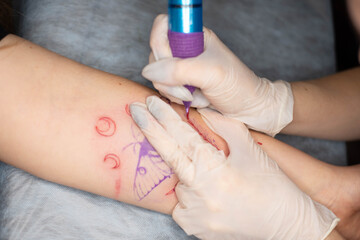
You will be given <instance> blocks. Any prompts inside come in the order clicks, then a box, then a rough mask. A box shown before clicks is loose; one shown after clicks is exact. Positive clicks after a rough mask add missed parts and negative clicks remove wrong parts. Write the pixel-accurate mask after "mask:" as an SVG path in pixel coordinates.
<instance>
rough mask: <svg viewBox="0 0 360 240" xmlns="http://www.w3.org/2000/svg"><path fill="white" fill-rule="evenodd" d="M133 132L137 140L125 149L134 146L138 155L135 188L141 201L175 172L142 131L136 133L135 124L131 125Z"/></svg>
mask: <svg viewBox="0 0 360 240" xmlns="http://www.w3.org/2000/svg"><path fill="white" fill-rule="evenodd" d="M131 132H132V135H133V137H134V139H135V140H136V142H133V143H130V144H128V145H127V146H125V147H124V148H123V151H124V150H126V149H127V148H129V147H130V146H132V147H133V152H134V154H137V155H138V162H137V166H136V172H135V178H134V185H133V190H134V194H135V196H136V198H137V199H138V200H139V201H141V200H142V199H144V198H145V197H146V196H148V195H149V194H150V193H151V191H152V190H154V189H155V188H156V187H157V186H159V185H160V184H161V183H162V182H163V181H165V180H166V179H167V178H170V177H171V175H172V174H174V173H173V171H172V169H171V168H169V167H168V165H166V163H165V162H164V160H163V159H162V158H161V157H160V155H159V154H158V153H157V152H156V150H155V149H154V148H153V146H151V144H150V143H149V141H148V140H147V139H146V138H145V137H144V136H143V135H142V134H141V132H140V131H139V132H138V134H137V135H135V133H134V126H131Z"/></svg>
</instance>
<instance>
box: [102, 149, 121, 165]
mask: <svg viewBox="0 0 360 240" xmlns="http://www.w3.org/2000/svg"><path fill="white" fill-rule="evenodd" d="M106 161H113V162H114V166H113V167H112V169H117V168H119V167H120V158H119V157H118V156H117V155H115V154H113V153H110V154H107V155H106V156H105V157H104V162H106Z"/></svg>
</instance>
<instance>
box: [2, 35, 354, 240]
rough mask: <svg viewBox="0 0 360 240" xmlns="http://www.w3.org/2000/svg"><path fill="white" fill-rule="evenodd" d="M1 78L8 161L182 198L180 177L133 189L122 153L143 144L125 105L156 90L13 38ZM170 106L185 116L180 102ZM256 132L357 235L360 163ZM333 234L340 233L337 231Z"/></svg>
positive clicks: (155, 203) (127, 195) (131, 160)
mask: <svg viewBox="0 0 360 240" xmlns="http://www.w3.org/2000/svg"><path fill="white" fill-rule="evenodd" d="M0 76H1V78H0V82H1V86H2V87H1V88H0V109H1V111H0V114H1V116H0V159H2V161H4V162H6V163H8V164H11V165H13V166H16V167H18V168H21V169H23V170H25V171H27V172H30V173H32V174H33V175H35V176H38V177H40V178H43V179H46V180H49V181H52V182H56V183H59V184H63V185H67V186H70V187H74V188H77V189H81V190H84V191H88V192H92V193H95V194H99V195H102V196H105V197H109V198H113V199H117V200H119V201H123V202H127V203H131V204H134V205H138V206H141V207H144V208H149V209H152V210H155V211H159V212H163V213H167V214H171V212H172V209H173V208H174V206H175V205H176V204H177V199H176V196H175V194H168V195H167V193H169V191H171V189H173V187H174V185H175V184H176V183H177V178H176V177H175V176H174V175H172V176H171V178H168V179H166V180H164V181H163V182H162V183H161V184H159V186H158V187H156V188H155V189H154V190H153V191H151V193H150V194H149V195H147V196H146V197H145V198H144V199H142V200H141V201H139V200H138V199H136V198H135V197H134V193H133V181H134V175H135V170H134V169H135V168H136V164H137V160H138V155H136V154H134V153H133V151H132V147H130V148H128V149H125V150H123V147H125V146H126V145H128V144H129V143H132V142H135V141H137V140H136V139H134V137H133V135H132V131H131V129H132V127H133V126H134V124H133V121H132V119H131V117H130V116H128V115H127V113H126V108H125V106H126V104H130V103H132V102H135V101H136V102H144V100H145V98H146V97H147V96H150V95H153V94H154V92H153V91H152V90H150V89H147V88H145V87H143V86H141V85H139V84H136V83H134V82H131V81H129V80H126V79H123V78H121V77H118V76H114V75H111V74H108V73H104V72H101V71H99V70H95V69H91V68H89V67H86V66H84V65H81V64H78V63H76V62H74V61H71V60H69V59H66V58H64V57H61V56H59V55H56V54H54V53H52V52H50V51H47V50H45V49H43V48H41V47H39V46H37V45H34V44H32V43H30V42H28V41H25V40H23V39H21V38H18V37H16V36H13V35H9V36H7V37H6V38H5V39H3V40H2V41H1V42H0ZM172 106H173V107H174V108H175V109H176V111H177V112H178V113H179V114H180V115H181V116H183V117H184V116H185V112H184V109H183V107H182V106H177V105H172ZM101 117H109V118H111V119H113V120H114V122H115V123H116V127H117V128H116V132H115V134H114V135H112V136H111V137H104V136H101V135H99V134H98V132H97V131H96V128H95V127H96V125H97V123H98V120H99V119H100V118H101ZM190 118H191V120H192V122H194V124H195V125H196V126H197V128H198V129H199V130H200V131H201V132H202V133H203V134H204V135H207V138H208V139H211V140H212V139H214V140H215V143H216V145H217V146H218V147H219V148H220V149H222V150H224V152H225V153H228V150H227V146H226V143H225V142H224V141H223V140H222V139H221V138H219V137H218V136H216V135H215V134H214V133H212V132H211V130H210V129H209V128H207V126H206V124H205V123H204V122H203V121H202V119H201V117H200V115H199V114H198V113H197V112H196V111H194V110H193V111H192V112H191V116H190ZM184 120H185V118H184ZM135 131H137V129H136V128H135ZM252 134H253V137H254V139H255V141H257V142H260V143H262V145H261V146H262V147H263V149H264V150H265V151H266V152H267V153H268V154H269V156H270V157H271V158H272V159H273V160H275V161H277V163H278V164H279V166H280V167H281V168H282V169H283V171H284V172H285V173H286V174H287V175H288V176H289V178H290V179H291V180H293V181H294V182H295V183H296V184H297V185H298V186H299V187H300V188H301V189H302V190H303V191H304V192H305V193H307V194H309V195H310V196H311V197H312V198H313V199H314V200H316V201H318V202H320V203H322V204H324V205H325V206H327V207H328V208H330V209H331V210H332V211H333V212H334V213H335V214H336V215H337V216H338V217H339V218H340V219H341V222H340V224H339V228H338V229H339V231H340V233H341V234H342V235H344V236H355V235H354V231H355V229H356V228H353V227H352V226H356V225H351V224H353V223H354V224H356V223H358V222H357V221H358V220H359V218H360V215H359V214H358V212H359V210H360V206H359V204H357V202H359V201H355V200H356V199H359V198H360V193H359V192H356V190H357V189H359V187H358V188H356V187H355V186H360V185H359V184H360V181H359V179H353V178H351V176H353V174H347V173H348V172H351V171H356V170H358V168H356V167H353V168H340V167H335V166H331V165H328V164H325V163H322V162H320V161H317V160H316V159H313V158H312V157H310V156H308V155H306V154H304V153H302V152H300V151H298V150H296V149H294V148H292V147H290V146H288V145H286V144H284V143H281V142H279V141H277V140H274V139H273V138H270V137H268V136H265V135H263V134H260V133H255V132H253V133H252ZM140 138H141V137H140ZM109 153H114V154H116V155H117V156H119V158H120V167H118V168H116V169H113V167H114V162H112V161H104V156H106V155H107V154H109ZM314 172H316V174H314ZM350 175H351V176H350ZM119 182H120V183H119ZM351 184H352V185H351ZM357 184H358V185H357ZM119 186H120V187H119ZM357 191H358V190H357ZM342 223H348V224H347V226H345V224H342ZM328 239H342V238H341V236H340V235H339V234H338V233H337V231H333V232H332V234H331V235H330V236H329V237H328ZM354 239H355V238H354Z"/></svg>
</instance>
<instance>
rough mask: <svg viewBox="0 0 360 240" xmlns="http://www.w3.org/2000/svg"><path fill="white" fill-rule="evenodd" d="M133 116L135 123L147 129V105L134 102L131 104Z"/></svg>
mask: <svg viewBox="0 0 360 240" xmlns="http://www.w3.org/2000/svg"><path fill="white" fill-rule="evenodd" d="M130 113H131V117H132V118H133V120H134V121H135V123H136V124H137V125H138V126H139V127H140V128H141V129H145V128H147V127H148V125H149V122H148V119H147V117H146V116H147V109H146V105H145V104H143V103H132V104H131V105H130Z"/></svg>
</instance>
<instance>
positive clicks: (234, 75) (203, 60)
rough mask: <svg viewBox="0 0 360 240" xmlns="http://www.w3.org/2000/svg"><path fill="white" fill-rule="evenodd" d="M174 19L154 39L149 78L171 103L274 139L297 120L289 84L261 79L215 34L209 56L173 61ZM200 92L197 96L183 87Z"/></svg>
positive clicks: (159, 21) (161, 20) (161, 21)
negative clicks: (218, 116)
mask: <svg viewBox="0 0 360 240" xmlns="http://www.w3.org/2000/svg"><path fill="white" fill-rule="evenodd" d="M167 32H168V18H167V16H166V15H160V16H158V17H157V18H156V19H155V22H154V26H153V29H152V32H151V37H150V46H151V49H152V54H151V55H150V64H149V65H148V66H146V67H145V68H144V70H143V73H142V74H143V76H144V77H145V78H147V79H149V80H150V81H152V82H153V84H154V87H155V88H156V89H157V90H159V92H160V93H161V94H162V95H164V96H166V97H167V98H169V99H170V100H172V101H174V102H176V103H179V104H182V101H192V106H193V107H198V108H204V107H208V106H211V107H212V108H215V109H216V110H218V111H219V112H221V113H222V114H224V115H225V116H227V117H231V118H234V119H238V120H240V121H241V122H244V123H245V124H246V125H247V126H248V127H249V128H252V129H255V130H257V131H261V132H264V133H267V134H269V135H272V136H274V135H275V134H277V133H278V132H280V131H281V129H283V128H284V127H285V126H286V125H288V124H289V123H290V122H291V121H292V119H293V105H294V100H293V95H292V91H291V87H290V84H289V83H287V82H285V81H276V82H274V83H272V82H271V81H269V80H267V79H265V78H259V77H258V76H256V75H255V74H254V72H253V71H251V70H250V69H249V68H248V67H247V66H246V65H245V64H243V63H242V62H241V61H240V60H239V59H238V58H237V57H236V56H235V55H234V54H233V53H232V52H231V51H230V50H229V49H228V48H227V47H226V46H225V45H224V44H223V43H222V42H221V41H220V40H219V39H218V37H217V36H216V35H215V34H214V33H213V32H212V31H210V30H209V29H206V28H204V37H205V51H204V53H203V54H201V55H200V56H198V57H196V58H189V59H179V58H173V57H172V53H171V49H170V46H169V40H168V37H167ZM185 84H188V85H193V86H195V87H198V88H199V89H200V90H197V91H195V93H194V95H193V96H192V95H191V93H190V92H189V91H188V90H187V89H186V88H185V87H183V85H185Z"/></svg>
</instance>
